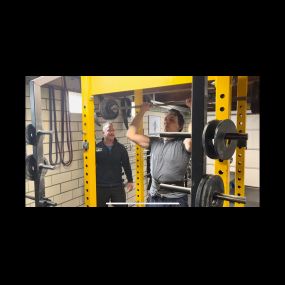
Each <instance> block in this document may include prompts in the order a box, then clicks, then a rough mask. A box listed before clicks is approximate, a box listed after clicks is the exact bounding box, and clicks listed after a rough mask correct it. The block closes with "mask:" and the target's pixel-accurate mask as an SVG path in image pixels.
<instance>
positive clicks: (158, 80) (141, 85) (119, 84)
mask: <svg viewBox="0 0 285 285" xmlns="http://www.w3.org/2000/svg"><path fill="white" fill-rule="evenodd" d="M215 79H216V76H208V80H215ZM191 82H192V76H81V90H82V132H83V141H84V142H86V143H88V146H89V147H88V149H85V150H84V160H83V161H84V189H85V205H86V206H87V207H88V206H89V207H96V206H97V199H96V195H97V192H96V152H95V147H96V141H95V122H94V100H93V96H96V95H101V94H104V93H112V92H120V91H128V90H143V89H146V88H155V87H162V86H173V85H179V84H186V83H191ZM222 82H223V81H222ZM223 85H224V83H219V84H218V86H223ZM223 88H224V87H222V88H221V89H223ZM136 92H137V94H138V95H137V96H136V99H135V100H137V101H136V104H140V103H141V102H142V95H139V94H141V93H140V92H142V91H136ZM136 157H137V161H136V162H137V168H136V170H137V172H139V173H137V175H136V177H137V180H136V184H138V180H140V182H139V185H136V186H137V195H136V200H137V201H138V202H142V201H143V200H144V190H143V188H144V187H143V186H144V183H143V172H144V171H143V156H142V149H141V148H140V147H138V148H137V149H136Z"/></svg>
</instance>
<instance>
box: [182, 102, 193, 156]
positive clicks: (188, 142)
mask: <svg viewBox="0 0 285 285" xmlns="http://www.w3.org/2000/svg"><path fill="white" fill-rule="evenodd" d="M185 104H186V105H187V106H188V107H189V108H190V109H191V106H192V100H191V97H190V98H188V99H186V102H185ZM188 132H189V133H191V132H192V127H191V123H189V126H188ZM183 143H184V145H185V149H186V150H187V151H188V152H191V151H192V139H190V138H187V139H185V140H184V141H183Z"/></svg>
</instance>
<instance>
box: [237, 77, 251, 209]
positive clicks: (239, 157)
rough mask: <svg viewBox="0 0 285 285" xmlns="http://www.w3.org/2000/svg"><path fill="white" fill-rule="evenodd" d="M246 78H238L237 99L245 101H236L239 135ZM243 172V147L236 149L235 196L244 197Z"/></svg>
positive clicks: (243, 122)
mask: <svg viewBox="0 0 285 285" xmlns="http://www.w3.org/2000/svg"><path fill="white" fill-rule="evenodd" d="M247 84H248V77H247V76H238V86H237V98H238V97H245V100H238V101H237V130H238V132H239V133H245V131H246V110H247V100H246V98H247ZM244 172H245V147H241V148H239V147H237V149H236V171H235V195H237V196H245V186H244ZM235 206H236V207H244V204H241V203H235Z"/></svg>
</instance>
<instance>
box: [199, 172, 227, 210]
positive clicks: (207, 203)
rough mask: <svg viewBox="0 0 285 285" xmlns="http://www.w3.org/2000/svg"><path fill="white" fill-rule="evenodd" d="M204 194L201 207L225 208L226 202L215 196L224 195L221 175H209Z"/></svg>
mask: <svg viewBox="0 0 285 285" xmlns="http://www.w3.org/2000/svg"><path fill="white" fill-rule="evenodd" d="M202 193H203V194H202V197H201V207H223V204H224V201H223V200H221V199H217V198H215V194H218V193H221V194H223V193H224V182H223V180H222V178H221V177H220V176H219V175H209V178H208V179H207V181H206V182H205V184H204V187H203V191H202Z"/></svg>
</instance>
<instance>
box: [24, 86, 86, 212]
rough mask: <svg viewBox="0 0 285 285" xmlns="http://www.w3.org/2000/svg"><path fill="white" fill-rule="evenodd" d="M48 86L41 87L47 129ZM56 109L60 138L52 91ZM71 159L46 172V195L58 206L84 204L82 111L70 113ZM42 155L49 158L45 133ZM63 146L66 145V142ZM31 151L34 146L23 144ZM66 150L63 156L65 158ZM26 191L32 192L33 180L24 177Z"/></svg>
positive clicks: (28, 111) (28, 112) (31, 204)
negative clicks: (65, 164) (65, 163)
mask: <svg viewBox="0 0 285 285" xmlns="http://www.w3.org/2000/svg"><path fill="white" fill-rule="evenodd" d="M48 98H49V97H48V89H47V88H42V120H43V129H44V130H49V100H48ZM55 99H56V112H57V114H56V115H57V120H58V125H57V128H58V132H59V140H60V136H61V132H60V130H61V126H60V123H61V120H60V106H61V103H60V92H59V91H58V90H56V91H55ZM70 119H71V131H72V148H73V161H72V163H71V165H70V166H68V167H64V166H63V165H62V164H61V165H60V166H57V167H56V169H55V170H48V171H47V174H46V176H45V192H46V197H47V198H49V199H51V200H52V201H54V202H56V203H57V207H78V206H82V205H84V189H83V160H82V133H81V130H82V118H81V114H71V118H70ZM30 123H31V109H30V96H29V86H28V85H27V86H26V126H27V125H28V124H30ZM43 150H44V156H45V157H46V158H47V159H48V160H49V136H47V135H46V136H45V137H44V145H43ZM65 150H67V147H66V146H65ZM32 153H33V146H32V145H26V155H29V154H32ZM68 158H69V157H68V153H66V155H65V160H68ZM53 160H54V161H55V145H53ZM25 191H26V194H27V195H30V196H34V181H29V180H26V190H25ZM26 206H27V207H34V206H35V203H34V201H33V200H30V199H27V198H26Z"/></svg>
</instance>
